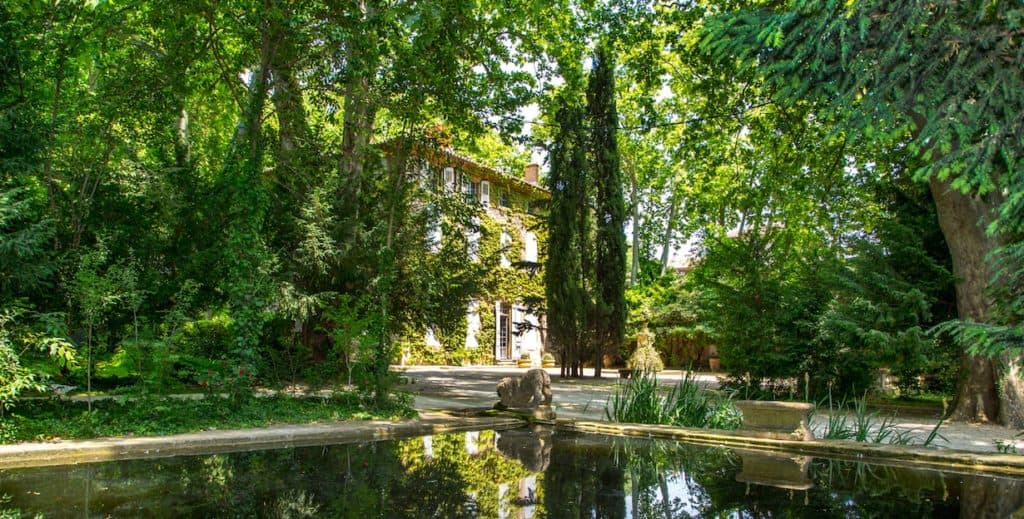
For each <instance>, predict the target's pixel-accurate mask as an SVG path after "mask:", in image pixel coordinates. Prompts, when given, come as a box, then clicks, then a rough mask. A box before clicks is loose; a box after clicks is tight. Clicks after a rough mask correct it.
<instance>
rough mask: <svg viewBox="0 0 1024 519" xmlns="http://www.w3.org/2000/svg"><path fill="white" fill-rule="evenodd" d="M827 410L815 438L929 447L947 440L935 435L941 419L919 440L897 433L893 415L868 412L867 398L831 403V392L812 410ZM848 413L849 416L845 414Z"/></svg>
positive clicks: (911, 434) (905, 432)
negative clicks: (822, 428)
mask: <svg viewBox="0 0 1024 519" xmlns="http://www.w3.org/2000/svg"><path fill="white" fill-rule="evenodd" d="M826 405H827V408H828V421H827V422H826V424H825V428H824V430H821V431H817V432H815V436H817V437H819V438H822V439H826V440H852V441H857V442H863V443H888V444H893V445H920V446H923V447H928V446H931V445H932V444H933V443H934V442H935V441H936V440H942V441H948V440H946V437H945V436H942V435H941V434H939V427H942V423H943V420H939V422H938V423H937V424H935V427H934V428H932V430H931V431H930V432H929V433H928V435H927V436H925V437H924V438H923V439H922V438H921V437H920V436H919V435H918V434H917V432H918V431H915V430H901V429H899V428H897V427H896V423H895V421H896V418H895V415H893V416H879V414H878V412H877V411H868V406H867V395H865V396H862V397H860V398H854V399H853V400H852V401H851V402H847V400H846V399H842V400H840V401H839V402H838V403H836V402H833V400H832V393H831V392H829V395H828V397H827V399H826V400H825V401H823V402H820V403H819V404H818V405H817V406H816V408H825V407H826ZM848 411H850V412H852V414H848Z"/></svg>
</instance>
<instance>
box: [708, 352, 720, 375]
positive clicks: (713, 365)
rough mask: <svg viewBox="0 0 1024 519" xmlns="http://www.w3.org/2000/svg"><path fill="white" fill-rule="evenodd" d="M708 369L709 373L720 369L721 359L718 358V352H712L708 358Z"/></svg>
mask: <svg viewBox="0 0 1024 519" xmlns="http://www.w3.org/2000/svg"><path fill="white" fill-rule="evenodd" d="M708 368H710V369H711V371H718V370H720V369H722V359H720V358H718V350H712V351H711V354H710V355H709V356H708Z"/></svg>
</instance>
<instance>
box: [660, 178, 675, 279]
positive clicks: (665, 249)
mask: <svg viewBox="0 0 1024 519" xmlns="http://www.w3.org/2000/svg"><path fill="white" fill-rule="evenodd" d="M673 190H674V188H673ZM677 205H679V197H677V196H676V194H675V193H674V192H673V193H672V196H671V198H670V202H669V206H668V218H666V219H665V236H664V237H663V238H662V240H661V275H662V276H664V275H665V274H666V273H668V259H669V256H670V253H671V251H672V234H673V233H674V232H675V223H676V206H677Z"/></svg>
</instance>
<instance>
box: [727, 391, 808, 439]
mask: <svg viewBox="0 0 1024 519" xmlns="http://www.w3.org/2000/svg"><path fill="white" fill-rule="evenodd" d="M733 404H734V405H735V406H736V409H739V411H740V413H743V425H742V426H741V427H740V430H743V431H749V432H751V433H753V434H755V435H756V436H760V437H762V438H773V439H776V440H813V439H814V434H813V433H812V432H811V428H810V426H809V425H808V424H809V420H808V415H809V414H810V412H811V410H812V409H814V404H808V403H804V402H767V401H760V400H737V401H735V402H733Z"/></svg>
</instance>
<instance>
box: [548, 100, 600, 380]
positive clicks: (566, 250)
mask: <svg viewBox="0 0 1024 519" xmlns="http://www.w3.org/2000/svg"><path fill="white" fill-rule="evenodd" d="M556 119H557V121H558V132H559V133H558V135H557V136H556V138H555V141H554V143H553V144H552V150H551V172H550V174H549V175H548V188H549V189H550V190H551V203H550V206H549V211H548V250H551V251H558V254H550V255H549V256H548V262H547V264H546V266H545V270H544V273H545V276H544V287H545V297H546V299H547V307H548V338H549V339H548V340H549V344H550V348H551V349H552V350H553V351H556V352H558V353H559V355H560V356H561V358H562V362H561V365H562V374H563V375H565V374H571V375H578V374H579V369H580V363H581V360H582V358H583V355H584V351H583V348H584V345H585V340H584V337H585V335H584V333H585V332H586V329H587V322H588V318H589V316H588V314H589V312H590V299H589V296H588V295H587V292H586V290H585V287H586V285H585V278H586V273H585V272H584V263H585V262H584V256H585V254H586V249H587V243H588V239H589V237H588V235H587V232H586V228H581V222H585V221H586V219H587V218H588V216H585V215H584V216H581V215H580V214H579V213H580V211H584V209H585V208H586V207H587V206H586V204H581V203H580V202H581V201H585V200H586V199H587V198H588V197H587V195H586V193H587V191H588V188H587V182H586V177H585V169H584V168H585V164H586V155H585V150H584V147H583V144H582V142H583V137H582V135H581V131H582V124H583V114H582V111H581V110H580V109H579V108H578V107H575V106H572V105H570V104H569V102H568V101H567V100H566V99H564V98H561V99H560V105H559V109H558V114H557V116H556Z"/></svg>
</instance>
